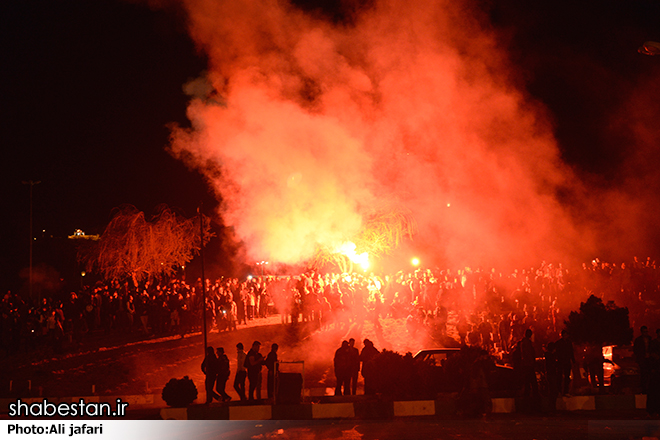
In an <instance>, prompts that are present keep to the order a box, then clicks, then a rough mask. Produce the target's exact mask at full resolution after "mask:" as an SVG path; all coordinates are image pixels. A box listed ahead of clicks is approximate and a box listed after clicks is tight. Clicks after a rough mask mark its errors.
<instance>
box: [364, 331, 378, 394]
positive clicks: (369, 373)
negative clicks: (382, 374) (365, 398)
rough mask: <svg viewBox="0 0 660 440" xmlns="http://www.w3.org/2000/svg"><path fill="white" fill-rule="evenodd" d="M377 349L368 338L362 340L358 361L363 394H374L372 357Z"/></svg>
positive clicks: (374, 373) (374, 372)
mask: <svg viewBox="0 0 660 440" xmlns="http://www.w3.org/2000/svg"><path fill="white" fill-rule="evenodd" d="M378 353H379V351H378V350H377V349H376V347H374V343H373V342H371V341H370V340H369V339H365V340H364V348H362V352H361V353H360V362H362V377H364V394H368V395H373V394H376V390H375V388H374V379H375V377H374V376H375V375H376V371H375V369H374V358H375V357H376V355H377V354H378Z"/></svg>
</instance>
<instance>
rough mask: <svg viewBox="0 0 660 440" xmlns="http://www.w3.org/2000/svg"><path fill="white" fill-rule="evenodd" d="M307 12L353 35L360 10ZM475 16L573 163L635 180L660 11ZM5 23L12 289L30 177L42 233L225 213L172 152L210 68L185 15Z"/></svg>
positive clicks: (626, 6)
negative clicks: (647, 51) (175, 126)
mask: <svg viewBox="0 0 660 440" xmlns="http://www.w3.org/2000/svg"><path fill="white" fill-rule="evenodd" d="M172 3H174V2H172ZM298 3H300V6H302V7H304V8H306V9H308V10H310V11H313V13H317V14H322V15H325V16H327V17H328V19H331V20H335V21H338V22H342V21H343V22H346V23H348V24H347V25H350V19H348V16H347V15H346V14H345V11H346V10H347V9H346V7H345V6H346V4H348V2H343V3H342V2H339V1H336V2H333V1H329V0H326V1H323V2H316V3H314V2H311V1H305V2H298ZM342 4H343V5H344V7H342ZM471 4H472V6H473V7H474V8H475V9H476V10H477V11H478V14H479V17H480V20H481V21H482V22H484V23H490V24H489V25H488V26H491V27H492V28H493V30H494V31H495V32H497V33H498V35H499V41H500V43H501V45H502V46H503V47H505V48H506V52H507V53H508V55H509V56H510V60H511V63H512V64H513V65H514V66H515V67H516V68H517V75H518V76H517V77H516V78H513V82H515V83H517V84H518V85H519V86H520V87H521V88H522V89H523V90H526V92H527V93H529V94H530V95H531V96H532V97H534V98H536V99H537V100H538V101H540V102H541V103H542V104H543V105H545V107H546V108H547V110H548V114H549V117H550V119H551V121H552V123H553V126H554V130H555V135H556V138H557V140H558V143H559V147H560V150H561V154H562V156H563V159H564V160H565V161H566V162H567V163H568V164H570V165H571V166H573V167H574V168H575V169H576V170H577V171H578V174H579V175H581V176H583V177H584V178H585V179H589V180H593V181H596V182H598V184H599V185H605V186H607V185H611V184H612V182H615V181H616V180H617V179H619V178H620V176H621V172H622V171H621V166H622V163H624V162H625V158H626V157H627V156H628V155H630V154H631V152H630V148H632V147H631V142H630V136H631V134H630V133H629V132H628V131H626V130H613V129H612V126H613V121H614V120H615V118H616V115H617V112H618V111H619V110H620V108H621V107H622V106H623V105H624V104H625V103H626V102H627V100H628V99H629V96H630V95H631V94H632V93H633V91H634V90H636V88H637V86H638V85H639V84H640V83H641V82H644V81H646V82H649V83H651V84H653V83H655V84H658V83H660V57H650V56H644V55H641V54H639V53H638V52H637V49H638V47H639V46H640V45H641V44H642V43H643V42H644V41H647V40H654V41H660V2H659V1H657V0H656V1H654V0H646V1H636V0H620V1H591V0H589V1H579V2H556V1H545V0H544V1H533V2H530V1H523V0H501V1H493V0H489V1H485V0H484V1H473V2H472V3H471ZM358 7H369V2H362V3H361V4H360V5H359V6H358ZM352 8H355V6H354V5H353V6H352ZM0 19H1V20H2V22H1V23H0V35H1V37H0V40H1V42H2V43H1V44H2V46H1V47H2V49H1V50H2V58H1V59H2V61H1V63H2V68H1V69H0V72H1V73H0V75H2V81H1V84H2V94H1V96H2V118H1V120H2V149H3V152H4V155H3V159H4V160H3V161H2V166H3V168H2V173H1V175H2V186H1V188H2V189H1V190H0V194H2V206H3V213H4V215H3V221H4V227H3V228H2V233H1V235H2V240H1V242H2V250H3V252H2V254H3V255H2V257H1V258H2V260H0V263H1V264H2V274H1V277H0V280H1V282H2V285H3V286H5V290H6V289H7V288H12V289H13V288H16V286H17V280H18V272H19V271H20V270H21V269H22V268H25V267H26V266H27V261H28V235H29V233H28V218H29V186H28V185H24V184H23V183H22V182H23V181H29V180H34V181H40V182H41V183H40V184H39V185H36V186H35V187H34V231H35V232H34V234H35V236H37V237H41V236H42V235H43V233H42V231H43V230H45V231H46V232H45V236H46V237H50V236H51V235H52V236H53V237H64V236H66V235H69V234H72V233H73V231H74V230H75V229H76V228H80V229H82V230H83V231H85V232H86V233H88V234H94V233H101V232H102V231H103V228H104V227H105V225H106V224H107V222H108V221H109V219H110V218H111V213H112V210H113V208H115V207H118V206H120V205H122V204H124V203H128V204H132V205H135V206H136V207H137V208H138V209H140V210H143V211H145V212H146V213H147V214H148V215H149V214H151V213H152V212H153V209H154V207H156V206H157V205H159V204H161V203H166V204H168V205H170V206H171V207H173V208H175V209H177V210H180V212H181V213H182V214H184V215H186V216H192V215H194V214H195V210H196V207H197V206H198V205H199V203H200V202H201V201H203V202H204V205H205V206H206V207H207V209H209V210H210V209H212V207H213V206H214V204H215V202H214V199H213V197H212V195H211V194H209V192H208V190H207V187H206V184H205V183H204V179H203V178H202V176H201V175H200V174H198V173H197V172H195V171H190V170H188V169H187V168H186V166H185V165H184V164H183V163H181V162H179V161H178V160H176V159H174V158H172V157H171V156H170V155H169V153H168V152H167V151H166V146H167V145H168V139H169V129H168V127H167V125H168V124H170V123H172V122H176V123H179V124H183V125H186V124H187V119H186V115H185V112H186V103H187V101H188V98H187V97H186V96H185V94H184V92H183V89H182V86H183V84H184V83H186V82H187V81H189V80H191V79H193V78H195V77H197V76H199V75H200V74H201V73H202V72H203V71H204V70H205V68H206V59H205V56H204V54H203V53H201V52H200V51H198V50H196V49H195V46H194V44H193V42H192V41H191V40H190V38H189V37H188V35H187V32H186V25H185V18H184V17H183V16H182V15H181V14H179V13H177V9H176V8H175V7H168V8H166V9H165V10H163V9H158V10H152V9H150V8H149V7H148V6H147V5H146V4H141V3H133V2H122V1H111V0H93V1H89V0H44V1H36V0H5V1H3V2H0ZM658 90H660V89H659V88H658V87H656V88H655V89H652V90H651V91H650V93H657V92H658ZM656 100H657V101H660V95H657V99H656ZM657 121H658V120H657V119H656V124H657ZM614 125H616V124H614ZM35 252H36V251H35ZM39 258H40V256H39V255H38V254H35V264H36V263H39V262H40V261H39ZM41 258H42V259H45V258H46V257H45V256H41ZM50 263H51V264H53V265H55V266H57V264H55V263H54V262H50ZM60 270H61V271H65V269H60Z"/></svg>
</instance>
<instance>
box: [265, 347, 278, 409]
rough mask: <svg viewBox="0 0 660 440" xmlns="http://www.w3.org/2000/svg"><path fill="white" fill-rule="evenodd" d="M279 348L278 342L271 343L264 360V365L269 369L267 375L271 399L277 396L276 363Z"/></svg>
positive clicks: (267, 387)
mask: <svg viewBox="0 0 660 440" xmlns="http://www.w3.org/2000/svg"><path fill="white" fill-rule="evenodd" d="M277 349H278V345H277V344H273V345H271V346H270V352H269V353H268V355H267V356H266V360H265V361H264V365H265V366H266V368H267V369H268V373H267V375H266V389H267V390H268V398H269V399H273V397H274V396H275V364H276V363H277Z"/></svg>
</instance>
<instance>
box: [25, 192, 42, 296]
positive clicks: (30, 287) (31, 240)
mask: <svg viewBox="0 0 660 440" xmlns="http://www.w3.org/2000/svg"><path fill="white" fill-rule="evenodd" d="M40 183H41V181H40V180H37V181H34V180H28V181H23V185H30V275H29V277H30V281H29V284H30V286H29V290H30V300H32V242H33V241H34V237H32V188H33V187H34V185H39V184H40Z"/></svg>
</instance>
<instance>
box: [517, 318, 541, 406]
mask: <svg viewBox="0 0 660 440" xmlns="http://www.w3.org/2000/svg"><path fill="white" fill-rule="evenodd" d="M535 363H536V352H535V351H534V344H533V343H532V330H531V329H527V330H525V337H524V338H522V339H521V340H520V373H521V377H522V381H523V395H524V396H525V397H528V396H530V395H533V396H537V395H538V394H539V384H538V382H537V381H536V371H535V370H534V364H535Z"/></svg>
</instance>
